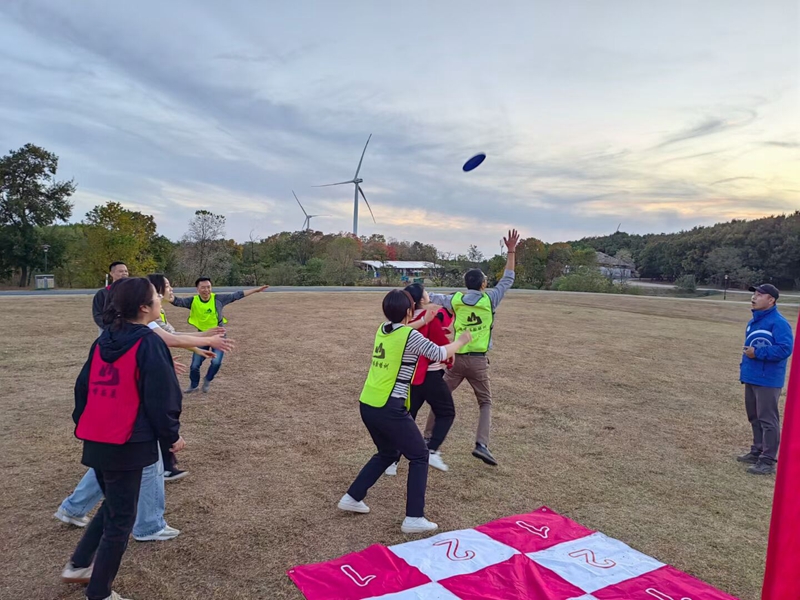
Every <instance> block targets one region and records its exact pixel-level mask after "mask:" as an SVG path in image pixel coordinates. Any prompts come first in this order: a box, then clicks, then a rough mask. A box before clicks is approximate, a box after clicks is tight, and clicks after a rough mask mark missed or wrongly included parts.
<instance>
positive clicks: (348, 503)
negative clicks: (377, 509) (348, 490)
mask: <svg viewBox="0 0 800 600" xmlns="http://www.w3.org/2000/svg"><path fill="white" fill-rule="evenodd" d="M338 506H339V509H340V510H347V511H350V512H354V513H362V514H366V513H368V512H369V506H367V505H366V504H364V503H363V502H359V501H358V500H356V499H355V498H353V497H352V496H351V495H350V494H345V495H344V496H342V499H341V500H339V504H338Z"/></svg>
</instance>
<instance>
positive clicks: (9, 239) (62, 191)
mask: <svg viewBox="0 0 800 600" xmlns="http://www.w3.org/2000/svg"><path fill="white" fill-rule="evenodd" d="M57 170H58V157H57V156H56V155H55V154H53V153H52V152H48V151H47V150H45V149H44V148H40V147H39V146H35V145H33V144H25V146H23V147H22V148H20V149H19V150H12V151H11V152H9V153H8V154H7V155H6V156H4V157H3V158H0V257H1V258H0V272H4V274H5V275H6V276H7V275H8V274H9V273H10V272H12V271H14V270H18V271H19V286H20V287H23V286H25V285H28V284H29V283H30V278H31V274H32V271H33V269H34V268H36V267H38V265H39V263H40V262H42V261H43V258H44V253H43V252H42V248H41V245H42V237H41V231H40V230H39V228H41V227H46V226H48V225H52V224H53V223H55V222H57V221H66V220H67V219H69V217H70V216H71V215H72V203H71V202H70V201H69V197H70V196H72V194H73V193H75V184H74V183H73V182H72V181H71V180H70V181H56V179H55V176H56V171H57Z"/></svg>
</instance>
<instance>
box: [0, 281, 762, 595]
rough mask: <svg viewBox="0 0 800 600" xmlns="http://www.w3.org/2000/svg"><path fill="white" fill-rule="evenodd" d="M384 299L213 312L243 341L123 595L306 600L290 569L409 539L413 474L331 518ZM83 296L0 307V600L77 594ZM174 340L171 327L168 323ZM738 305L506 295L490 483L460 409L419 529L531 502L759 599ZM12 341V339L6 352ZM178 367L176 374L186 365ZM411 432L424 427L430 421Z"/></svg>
mask: <svg viewBox="0 0 800 600" xmlns="http://www.w3.org/2000/svg"><path fill="white" fill-rule="evenodd" d="M379 298H380V296H379V295H376V294H369V293H359V294H355V293H354V294H341V293H339V294H334V293H331V294H320V293H307V294H280V293H275V294H264V295H261V296H258V297H254V298H250V299H247V300H245V301H242V302H238V303H236V304H234V305H232V306H231V307H229V309H228V310H227V311H226V314H227V316H228V317H229V319H230V324H229V327H230V329H229V331H230V335H231V337H232V338H234V339H235V340H236V341H237V342H238V347H237V351H236V353H235V354H233V355H230V356H228V357H226V358H225V362H224V363H223V368H222V371H221V372H220V376H219V378H218V379H217V380H216V381H215V382H214V385H213V386H212V391H211V393H209V394H208V395H207V396H204V395H195V396H190V397H188V398H187V399H186V400H185V402H184V414H183V430H184V435H185V437H186V439H187V440H188V446H187V449H186V451H185V452H184V454H183V455H182V466H183V467H184V468H186V469H190V470H191V472H192V474H191V476H190V477H189V478H188V479H185V480H183V481H181V482H180V483H175V484H168V488H167V518H168V521H169V523H170V524H171V525H172V526H175V527H178V528H180V529H181V530H183V534H182V535H181V536H180V537H179V538H177V539H176V540H174V541H170V542H164V543H157V542H153V543H147V544H140V543H136V542H133V541H132V542H131V545H130V546H129V549H128V552H127V554H126V555H125V559H124V561H123V565H122V569H121V571H120V575H119V577H118V579H117V583H116V588H117V589H118V590H120V591H121V592H125V593H126V595H131V596H133V597H134V598H136V599H138V600H143V599H147V600H177V599H179V598H180V599H183V598H202V599H212V598H214V599H225V600H232V599H236V598H241V599H245V598H247V599H252V598H265V599H276V598H279V599H280V598H300V597H301V596H300V594H299V593H298V592H297V590H296V589H295V588H294V586H293V585H292V584H291V583H290V582H289V580H288V578H287V577H286V576H285V575H284V572H285V570H286V569H287V568H289V567H292V566H294V565H296V564H300V563H307V562H316V561H322V560H326V559H331V558H334V557H337V556H339V555H341V554H344V553H347V552H351V551H355V550H360V549H362V548H364V547H366V546H367V545H369V544H372V543H384V544H393V543H398V542H401V541H403V539H404V538H403V536H402V534H400V533H399V524H400V521H401V518H402V516H403V507H404V495H405V482H404V477H403V475H404V474H405V467H404V466H402V465H401V476H400V477H397V478H394V479H384V480H382V481H381V482H379V484H378V485H377V486H376V487H375V488H374V489H373V491H372V492H371V493H370V496H369V499H368V500H369V503H370V505H371V506H372V507H373V513H372V514H370V515H368V516H355V515H350V514H342V513H341V512H339V511H337V510H336V508H335V503H336V501H337V500H338V498H339V496H340V495H341V494H342V493H343V491H344V490H345V489H346V488H347V486H348V484H349V483H350V481H351V479H352V478H353V477H354V476H355V475H356V472H357V470H358V469H359V468H360V467H361V466H362V464H363V463H364V462H365V461H366V459H367V457H368V456H369V455H370V453H371V451H372V448H371V446H370V441H369V437H368V436H367V434H366V431H365V430H364V428H363V425H362V424H361V422H360V420H359V418H358V411H357V408H356V399H357V396H358V393H359V391H360V386H361V384H362V382H363V379H364V375H365V369H366V364H367V362H368V361H367V357H368V355H369V351H370V344H371V341H372V336H373V333H374V329H375V328H376V327H377V324H378V322H379V318H380V315H379ZM90 302H91V298H90V297H63V298H60V297H54V298H0V307H2V309H3V311H4V312H5V313H6V314H7V315H13V317H12V318H7V319H6V322H7V323H9V324H13V326H14V330H13V332H12V331H7V332H6V337H4V338H3V339H2V340H0V358H1V359H2V365H3V368H2V370H0V390H2V394H1V396H2V400H0V409H1V410H2V415H3V418H2V425H0V431H2V436H1V437H0V464H2V471H3V474H4V477H3V485H2V486H0V514H2V516H3V519H2V523H1V525H0V527H1V529H0V536H2V542H0V548H2V555H3V556H4V557H5V562H6V564H7V567H6V568H5V569H3V570H2V574H1V575H0V596H1V597H2V598H3V599H6V598H8V599H12V598H13V599H19V598H37V599H38V598H41V599H47V600H53V599H74V600H77V599H78V598H82V597H83V596H82V595H81V589H80V588H78V587H76V586H66V585H62V584H61V583H60V581H59V573H60V568H61V567H62V566H63V564H64V562H65V561H66V560H67V558H68V557H69V554H70V552H71V551H72V549H73V548H74V546H75V544H76V543H77V541H78V539H79V536H80V531H78V530H76V529H70V528H67V527H66V526H63V525H61V524H59V523H58V522H56V521H55V520H54V519H52V518H51V515H52V513H53V511H54V510H55V508H56V507H57V506H58V503H59V502H60V501H61V499H62V498H63V497H64V496H65V495H66V494H68V493H69V492H70V491H71V489H72V488H73V487H74V485H75V484H76V483H77V482H78V480H79V478H80V477H81V475H82V474H83V471H84V469H83V467H82V466H81V465H80V464H79V456H80V445H79V443H78V442H77V441H76V440H75V439H74V438H73V436H72V423H71V421H70V412H71V408H72V402H73V400H72V386H73V382H74V379H75V377H76V375H77V373H78V371H79V368H80V366H81V364H82V363H83V361H84V360H85V359H86V356H87V350H88V348H89V345H90V343H91V342H92V339H93V334H94V326H93V325H92V323H91V320H90V317H89V312H90ZM169 314H170V316H171V318H172V321H173V323H176V324H177V323H180V322H183V320H184V319H185V316H186V315H185V312H184V311H182V310H181V309H175V308H171V309H169ZM747 317H748V312H747V307H746V306H745V305H735V306H730V305H720V304H710V303H709V304H703V303H697V302H677V301H668V300H657V299H650V298H620V297H596V296H582V295H555V294H553V295H527V294H514V295H512V296H510V297H509V298H507V299H506V301H505V302H504V303H503V306H502V307H501V309H500V312H499V314H498V322H497V326H496V329H495V332H496V335H495V343H496V350H495V351H494V352H493V354H492V384H493V388H494V390H493V392H494V398H495V403H496V404H495V413H494V428H493V438H492V444H491V448H492V450H493V451H494V452H495V454H496V456H497V457H498V458H499V460H500V461H501V466H500V467H499V468H495V469H493V468H489V467H486V466H484V465H483V464H482V463H479V462H478V461H476V460H475V459H474V458H472V457H471V456H470V450H471V447H472V439H473V433H474V426H475V423H476V415H477V410H476V405H475V401H474V397H473V396H472V393H471V390H469V389H468V388H467V387H466V386H465V388H464V389H460V390H459V391H458V392H457V394H456V404H457V408H458V410H459V414H458V417H457V419H456V425H455V427H454V429H453V432H452V434H451V436H450V438H449V440H448V441H447V443H446V445H445V446H444V451H445V457H446V460H447V462H448V463H449V464H450V466H451V471H450V472H449V473H447V474H443V473H440V472H438V471H433V472H432V474H431V477H430V486H429V494H428V511H427V512H428V516H429V517H430V518H431V519H432V520H434V521H436V522H438V523H439V524H440V526H441V527H442V528H443V529H444V530H448V529H458V528H465V527H471V526H474V525H478V524H480V523H483V522H486V521H489V520H491V519H494V518H498V517H502V516H505V515H510V514H514V513H520V512H526V511H530V510H532V509H534V508H536V507H537V506H539V505H540V504H547V505H549V506H550V507H552V508H553V509H555V510H557V511H559V512H561V513H563V514H565V515H567V516H569V517H571V518H573V519H575V520H577V521H579V522H581V523H583V524H584V525H586V526H588V527H592V528H596V529H599V530H601V531H603V532H605V533H607V534H609V535H611V536H613V537H617V538H619V539H621V540H623V541H625V542H627V543H629V544H630V545H632V546H634V547H635V548H637V549H639V550H641V551H643V552H645V553H647V554H650V555H652V556H655V557H657V558H658V559H660V560H662V561H665V562H669V563H671V564H674V565H675V566H677V567H678V568H680V569H683V570H686V571H688V572H689V573H692V574H694V575H696V576H698V577H700V578H702V579H705V580H707V581H709V582H710V583H712V584H714V585H716V586H718V587H720V588H722V589H723V590H726V591H728V592H729V593H731V594H734V595H736V596H739V597H741V598H743V599H755V598H758V596H759V589H760V581H761V577H762V572H763V563H764V554H765V546H766V538H767V529H768V519H769V513H770V508H769V507H770V504H771V495H772V488H773V483H772V480H771V479H763V478H756V477H752V476H749V475H747V474H746V473H745V472H744V468H743V467H742V466H741V465H739V464H737V463H735V462H733V457H734V456H735V455H736V453H737V452H740V451H742V450H743V449H745V448H746V447H747V443H748V432H749V426H748V424H747V421H746V419H745V416H744V409H743V402H742V395H743V392H742V389H741V386H740V385H739V384H738V383H737V373H738V371H737V369H738V361H739V352H740V348H741V337H742V329H743V325H744V322H745V321H746V319H747ZM9 334H11V336H9ZM183 359H184V362H188V360H187V357H186V356H183ZM423 416H424V415H423Z"/></svg>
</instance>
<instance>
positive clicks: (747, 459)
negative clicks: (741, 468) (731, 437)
mask: <svg viewBox="0 0 800 600" xmlns="http://www.w3.org/2000/svg"><path fill="white" fill-rule="evenodd" d="M759 456H761V453H760V452H758V453H756V452H752V451H751V452H748V453H747V454H742V455H741V456H737V457H736V460H737V461H739V462H741V463H747V464H748V465H754V464H756V463H757V462H758V457H759Z"/></svg>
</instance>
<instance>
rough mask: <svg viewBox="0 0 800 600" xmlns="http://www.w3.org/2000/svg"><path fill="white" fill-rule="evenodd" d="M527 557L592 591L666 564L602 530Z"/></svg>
mask: <svg viewBox="0 0 800 600" xmlns="http://www.w3.org/2000/svg"><path fill="white" fill-rule="evenodd" d="M526 556H528V558H531V559H533V560H534V561H536V562H537V563H539V564H540V565H542V566H543V567H547V568H548V569H550V570H551V571H555V572H556V573H558V575H560V576H561V577H563V578H564V579H566V580H567V581H569V582H570V583H571V584H572V585H574V586H576V587H579V588H580V589H582V590H583V591H584V592H587V593H590V594H591V593H592V592H595V591H597V590H599V589H602V588H604V587H608V586H609V585H614V584H616V583H620V582H622V581H626V580H628V579H632V578H633V577H639V576H640V575H644V574H645V573H649V572H650V571H654V570H656V569H658V568H661V567H663V566H664V564H663V563H660V562H658V561H657V560H655V559H654V558H650V557H649V556H647V555H646V554H642V553H641V552H638V551H636V550H634V549H633V548H631V547H630V546H626V545H625V544H623V543H622V542H620V541H619V540H615V539H613V538H610V537H608V536H606V535H604V534H602V533H593V534H592V535H590V536H587V537H584V538H580V539H577V540H571V541H569V542H564V543H563V544H558V545H557V546H553V547H552V548H548V549H547V550H541V551H539V552H530V553H528V554H527V555H526Z"/></svg>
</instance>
